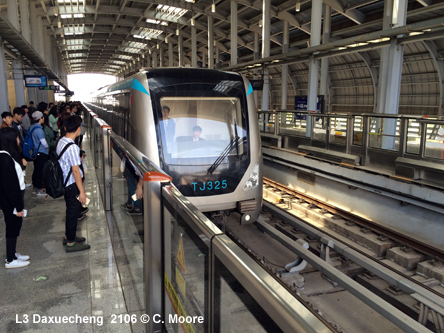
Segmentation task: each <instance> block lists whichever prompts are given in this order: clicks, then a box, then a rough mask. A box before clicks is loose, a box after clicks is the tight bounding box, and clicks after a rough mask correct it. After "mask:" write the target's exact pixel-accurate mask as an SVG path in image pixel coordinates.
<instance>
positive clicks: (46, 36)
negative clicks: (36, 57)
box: [43, 28, 54, 70]
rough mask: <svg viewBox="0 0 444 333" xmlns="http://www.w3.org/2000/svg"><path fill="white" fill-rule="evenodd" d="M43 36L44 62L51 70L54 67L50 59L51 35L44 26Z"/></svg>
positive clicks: (51, 49)
mask: <svg viewBox="0 0 444 333" xmlns="http://www.w3.org/2000/svg"><path fill="white" fill-rule="evenodd" d="M43 38H44V40H45V43H44V47H45V51H46V63H47V64H48V65H49V68H50V69H51V70H53V68H54V63H53V59H52V51H53V47H52V43H51V36H50V35H49V33H48V31H47V29H46V28H43Z"/></svg>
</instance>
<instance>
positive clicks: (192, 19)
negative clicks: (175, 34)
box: [191, 18, 195, 26]
mask: <svg viewBox="0 0 444 333" xmlns="http://www.w3.org/2000/svg"><path fill="white" fill-rule="evenodd" d="M194 23H195V22H194V18H191V25H192V26H194Z"/></svg>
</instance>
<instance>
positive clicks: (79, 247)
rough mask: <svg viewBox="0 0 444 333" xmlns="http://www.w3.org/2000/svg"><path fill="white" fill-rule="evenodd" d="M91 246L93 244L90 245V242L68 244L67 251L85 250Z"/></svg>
mask: <svg viewBox="0 0 444 333" xmlns="http://www.w3.org/2000/svg"><path fill="white" fill-rule="evenodd" d="M90 247H91V246H89V245H88V244H79V243H74V244H73V245H66V247H65V251H66V252H67V253H70V252H78V251H85V250H88V249H89V248H90Z"/></svg>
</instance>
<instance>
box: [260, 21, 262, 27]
mask: <svg viewBox="0 0 444 333" xmlns="http://www.w3.org/2000/svg"><path fill="white" fill-rule="evenodd" d="M259 28H262V20H259Z"/></svg>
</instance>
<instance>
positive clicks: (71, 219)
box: [65, 183, 82, 243]
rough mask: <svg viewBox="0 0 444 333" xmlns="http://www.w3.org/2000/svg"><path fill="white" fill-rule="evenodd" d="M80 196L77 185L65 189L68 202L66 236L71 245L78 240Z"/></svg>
mask: <svg viewBox="0 0 444 333" xmlns="http://www.w3.org/2000/svg"><path fill="white" fill-rule="evenodd" d="M79 194H80V191H79V189H78V188H77V185H76V183H73V184H71V185H69V186H68V187H66V188H65V202H66V220H65V235H66V239H67V240H68V242H69V243H71V242H74V239H75V238H76V231H77V222H78V220H79V217H80V212H81V209H82V204H81V203H80V201H79V200H77V196H78V195H79Z"/></svg>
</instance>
